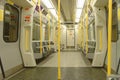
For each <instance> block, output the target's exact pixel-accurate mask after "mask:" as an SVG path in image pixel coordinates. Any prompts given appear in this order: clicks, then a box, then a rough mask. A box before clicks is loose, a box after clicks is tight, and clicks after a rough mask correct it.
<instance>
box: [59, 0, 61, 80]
mask: <svg viewBox="0 0 120 80" xmlns="http://www.w3.org/2000/svg"><path fill="white" fill-rule="evenodd" d="M60 26H61V25H60V0H58V80H61V68H60V62H61V61H60Z"/></svg>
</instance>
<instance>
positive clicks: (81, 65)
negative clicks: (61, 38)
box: [9, 52, 106, 80]
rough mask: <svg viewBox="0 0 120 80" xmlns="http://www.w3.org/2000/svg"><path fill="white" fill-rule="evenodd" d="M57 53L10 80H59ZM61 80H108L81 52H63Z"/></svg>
mask: <svg viewBox="0 0 120 80" xmlns="http://www.w3.org/2000/svg"><path fill="white" fill-rule="evenodd" d="M57 64H58V63H57V53H54V54H52V55H50V56H49V57H48V58H46V59H45V60H44V61H42V62H41V63H40V64H39V65H38V66H37V67H36V68H27V69H25V70H24V71H22V72H20V73H19V74H17V75H15V76H14V77H12V78H11V79H9V80H58V79H57ZM61 77H62V79H61V80H106V74H105V72H104V71H103V70H102V69H101V68H92V67H91V66H90V62H89V61H88V60H87V59H86V58H85V56H84V55H83V54H82V53H80V52H61Z"/></svg>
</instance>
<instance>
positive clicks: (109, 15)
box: [107, 0, 112, 76]
mask: <svg viewBox="0 0 120 80" xmlns="http://www.w3.org/2000/svg"><path fill="white" fill-rule="evenodd" d="M108 6H109V13H108V67H107V74H108V76H110V75H111V40H112V39H111V38H112V37H111V34H112V0H109V3H108Z"/></svg>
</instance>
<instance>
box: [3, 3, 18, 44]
mask: <svg viewBox="0 0 120 80" xmlns="http://www.w3.org/2000/svg"><path fill="white" fill-rule="evenodd" d="M18 28H19V11H18V9H17V8H15V7H14V6H11V5H9V4H5V9H4V29H3V39H4V41H5V42H16V41H17V39H18Z"/></svg>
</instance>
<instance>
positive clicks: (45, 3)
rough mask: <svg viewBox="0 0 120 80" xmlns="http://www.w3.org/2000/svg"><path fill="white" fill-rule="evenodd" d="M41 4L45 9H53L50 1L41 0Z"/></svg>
mask: <svg viewBox="0 0 120 80" xmlns="http://www.w3.org/2000/svg"><path fill="white" fill-rule="evenodd" d="M42 2H43V4H44V5H45V6H46V7H47V8H53V5H52V2H51V0H42Z"/></svg>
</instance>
